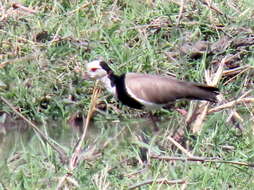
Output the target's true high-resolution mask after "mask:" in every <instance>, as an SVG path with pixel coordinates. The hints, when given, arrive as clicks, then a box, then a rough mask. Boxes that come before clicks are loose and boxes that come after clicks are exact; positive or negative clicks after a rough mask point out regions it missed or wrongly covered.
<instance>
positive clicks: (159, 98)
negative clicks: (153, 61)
mask: <svg viewBox="0 0 254 190" xmlns="http://www.w3.org/2000/svg"><path fill="white" fill-rule="evenodd" d="M85 67H86V72H85V73H84V74H83V78H84V79H86V80H99V81H100V82H102V84H103V85H104V86H105V88H106V89H107V90H108V91H109V92H110V93H112V94H113V95H114V96H115V97H117V99H118V100H119V101H120V102H122V104H124V105H126V106H129V107H131V108H135V109H147V110H152V109H159V108H162V107H163V106H165V105H167V104H170V103H172V102H175V101H176V100H178V99H189V100H205V101H209V102H213V103H216V102H217V95H218V94H219V89H218V88H216V87H213V86H208V85H205V84H199V83H194V82H187V81H183V80H179V79H176V78H175V77H172V76H162V75H154V74H145V73H133V72H128V73H123V74H121V75H116V74H115V73H114V72H113V70H112V69H111V68H110V67H109V66H108V64H107V63H106V62H105V61H104V60H99V59H98V60H93V61H91V62H89V63H87V64H86V65H85Z"/></svg>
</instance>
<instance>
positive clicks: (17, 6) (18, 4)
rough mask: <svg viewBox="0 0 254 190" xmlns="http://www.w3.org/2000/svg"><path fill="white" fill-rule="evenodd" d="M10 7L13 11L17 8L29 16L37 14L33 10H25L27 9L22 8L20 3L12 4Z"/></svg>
mask: <svg viewBox="0 0 254 190" xmlns="http://www.w3.org/2000/svg"><path fill="white" fill-rule="evenodd" d="M12 7H13V8H14V9H18V8H19V9H20V10H22V11H25V12H28V13H31V14H36V13H37V12H36V11H35V10H33V9H29V8H27V7H25V6H23V5H21V4H20V3H13V4H12Z"/></svg>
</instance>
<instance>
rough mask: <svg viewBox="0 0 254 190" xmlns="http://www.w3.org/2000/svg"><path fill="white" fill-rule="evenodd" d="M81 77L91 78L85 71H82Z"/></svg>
mask: <svg viewBox="0 0 254 190" xmlns="http://www.w3.org/2000/svg"><path fill="white" fill-rule="evenodd" d="M82 78H83V79H84V80H89V79H91V77H90V76H89V75H88V73H87V72H84V73H83V74H82Z"/></svg>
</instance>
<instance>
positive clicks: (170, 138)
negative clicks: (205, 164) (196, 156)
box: [168, 136, 193, 157]
mask: <svg viewBox="0 0 254 190" xmlns="http://www.w3.org/2000/svg"><path fill="white" fill-rule="evenodd" d="M168 140H169V141H170V142H172V143H173V144H174V145H175V146H176V147H177V148H178V149H180V150H181V151H182V152H183V153H185V154H186V155H187V156H188V157H193V155H192V154H191V153H190V152H189V151H188V150H186V149H185V148H184V147H183V146H182V145H180V144H179V143H178V142H176V141H175V140H174V139H173V138H172V137H170V136H168Z"/></svg>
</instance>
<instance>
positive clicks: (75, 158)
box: [56, 81, 100, 190]
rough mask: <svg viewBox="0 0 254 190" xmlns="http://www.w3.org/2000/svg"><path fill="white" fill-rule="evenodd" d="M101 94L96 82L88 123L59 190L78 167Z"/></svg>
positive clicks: (58, 187)
mask: <svg viewBox="0 0 254 190" xmlns="http://www.w3.org/2000/svg"><path fill="white" fill-rule="evenodd" d="M99 93H100V89H99V88H98V81H96V83H95V86H94V89H93V94H92V97H91V102H90V106H89V110H88V114H87V117H86V121H85V122H84V123H83V128H84V130H83V133H82V136H81V137H80V139H79V141H78V143H77V145H76V146H75V149H74V151H73V153H72V156H71V158H70V160H69V168H68V172H67V173H66V174H65V175H64V176H63V177H61V178H60V180H59V182H58V185H57V187H56V189H57V190H60V189H62V187H63V186H64V184H66V182H68V181H67V178H70V176H72V172H73V170H74V169H75V168H76V167H77V165H78V162H79V156H80V154H81V150H82V149H81V147H82V144H83V142H84V140H85V136H86V132H87V128H88V125H89V122H90V119H91V117H92V115H93V112H94V110H95V105H96V101H97V99H98V96H99Z"/></svg>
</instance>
